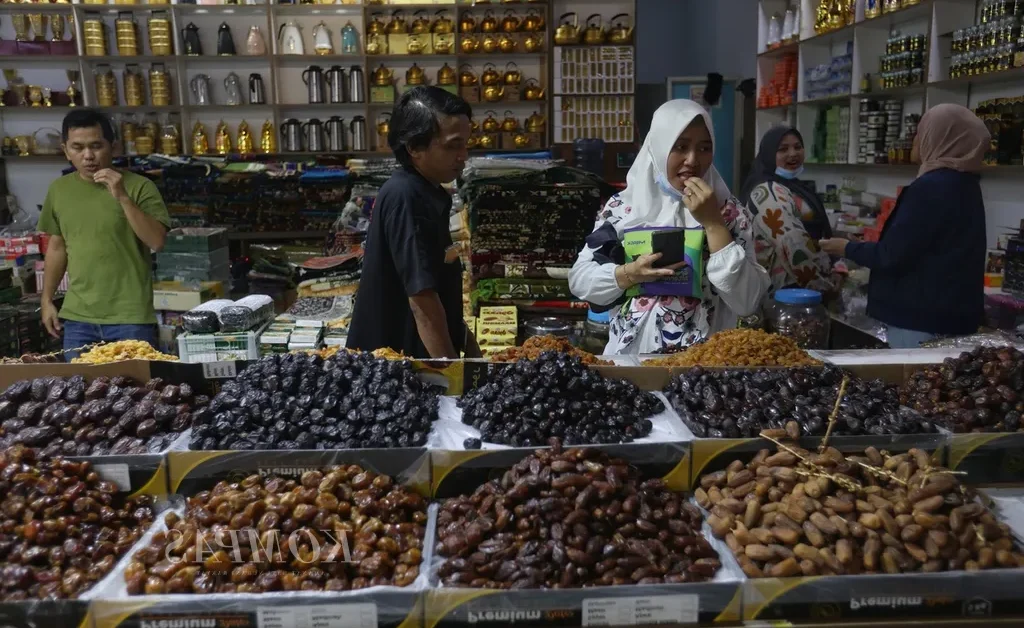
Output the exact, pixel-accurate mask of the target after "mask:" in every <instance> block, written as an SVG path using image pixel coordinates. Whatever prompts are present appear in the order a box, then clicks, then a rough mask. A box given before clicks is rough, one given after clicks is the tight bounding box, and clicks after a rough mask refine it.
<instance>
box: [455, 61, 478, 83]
mask: <svg viewBox="0 0 1024 628" xmlns="http://www.w3.org/2000/svg"><path fill="white" fill-rule="evenodd" d="M459 85H463V86H466V87H469V86H471V85H476V74H473V66H471V65H469V64H468V63H463V64H462V67H461V68H459Z"/></svg>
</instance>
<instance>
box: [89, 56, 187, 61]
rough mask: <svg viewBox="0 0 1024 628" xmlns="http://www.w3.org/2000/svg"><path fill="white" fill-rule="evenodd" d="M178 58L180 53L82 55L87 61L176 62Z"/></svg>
mask: <svg viewBox="0 0 1024 628" xmlns="http://www.w3.org/2000/svg"><path fill="white" fill-rule="evenodd" d="M177 58H178V55H160V56H153V55H134V56H129V55H106V56H103V57H99V56H96V57H93V56H89V55H82V60H83V61H85V62H86V63H174V62H175V60H176V59H177Z"/></svg>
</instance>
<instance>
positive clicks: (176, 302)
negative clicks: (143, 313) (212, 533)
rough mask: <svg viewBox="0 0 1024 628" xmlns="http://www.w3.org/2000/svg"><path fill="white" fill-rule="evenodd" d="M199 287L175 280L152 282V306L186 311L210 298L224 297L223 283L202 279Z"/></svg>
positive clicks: (159, 308)
mask: <svg viewBox="0 0 1024 628" xmlns="http://www.w3.org/2000/svg"><path fill="white" fill-rule="evenodd" d="M199 286H200V287H199V289H196V288H194V287H193V286H190V285H186V284H183V283H181V282H177V281H158V282H156V283H154V284H153V307H154V308H156V309H158V310H171V311H172V312H187V311H189V310H191V309H192V308H194V307H196V306H198V305H200V304H202V303H205V302H207V301H209V300H211V299H220V298H223V297H224V284H223V283H221V282H219V281H204V282H202V283H200V284H199Z"/></svg>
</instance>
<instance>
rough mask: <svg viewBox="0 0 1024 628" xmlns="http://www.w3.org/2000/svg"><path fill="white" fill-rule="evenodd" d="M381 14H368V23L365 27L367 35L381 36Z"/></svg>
mask: <svg viewBox="0 0 1024 628" xmlns="http://www.w3.org/2000/svg"><path fill="white" fill-rule="evenodd" d="M382 15H383V13H372V14H370V23H369V24H368V25H367V26H366V34H367V35H383V34H384V20H382V19H381V16H382Z"/></svg>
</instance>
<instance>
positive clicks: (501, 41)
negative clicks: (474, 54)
mask: <svg viewBox="0 0 1024 628" xmlns="http://www.w3.org/2000/svg"><path fill="white" fill-rule="evenodd" d="M518 45H519V42H517V41H516V40H515V39H514V38H513V37H512V36H511V35H506V34H502V35H501V36H499V37H498V48H499V49H500V50H501V51H502V52H504V53H505V54H512V53H513V52H515V51H516V46H518Z"/></svg>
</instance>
